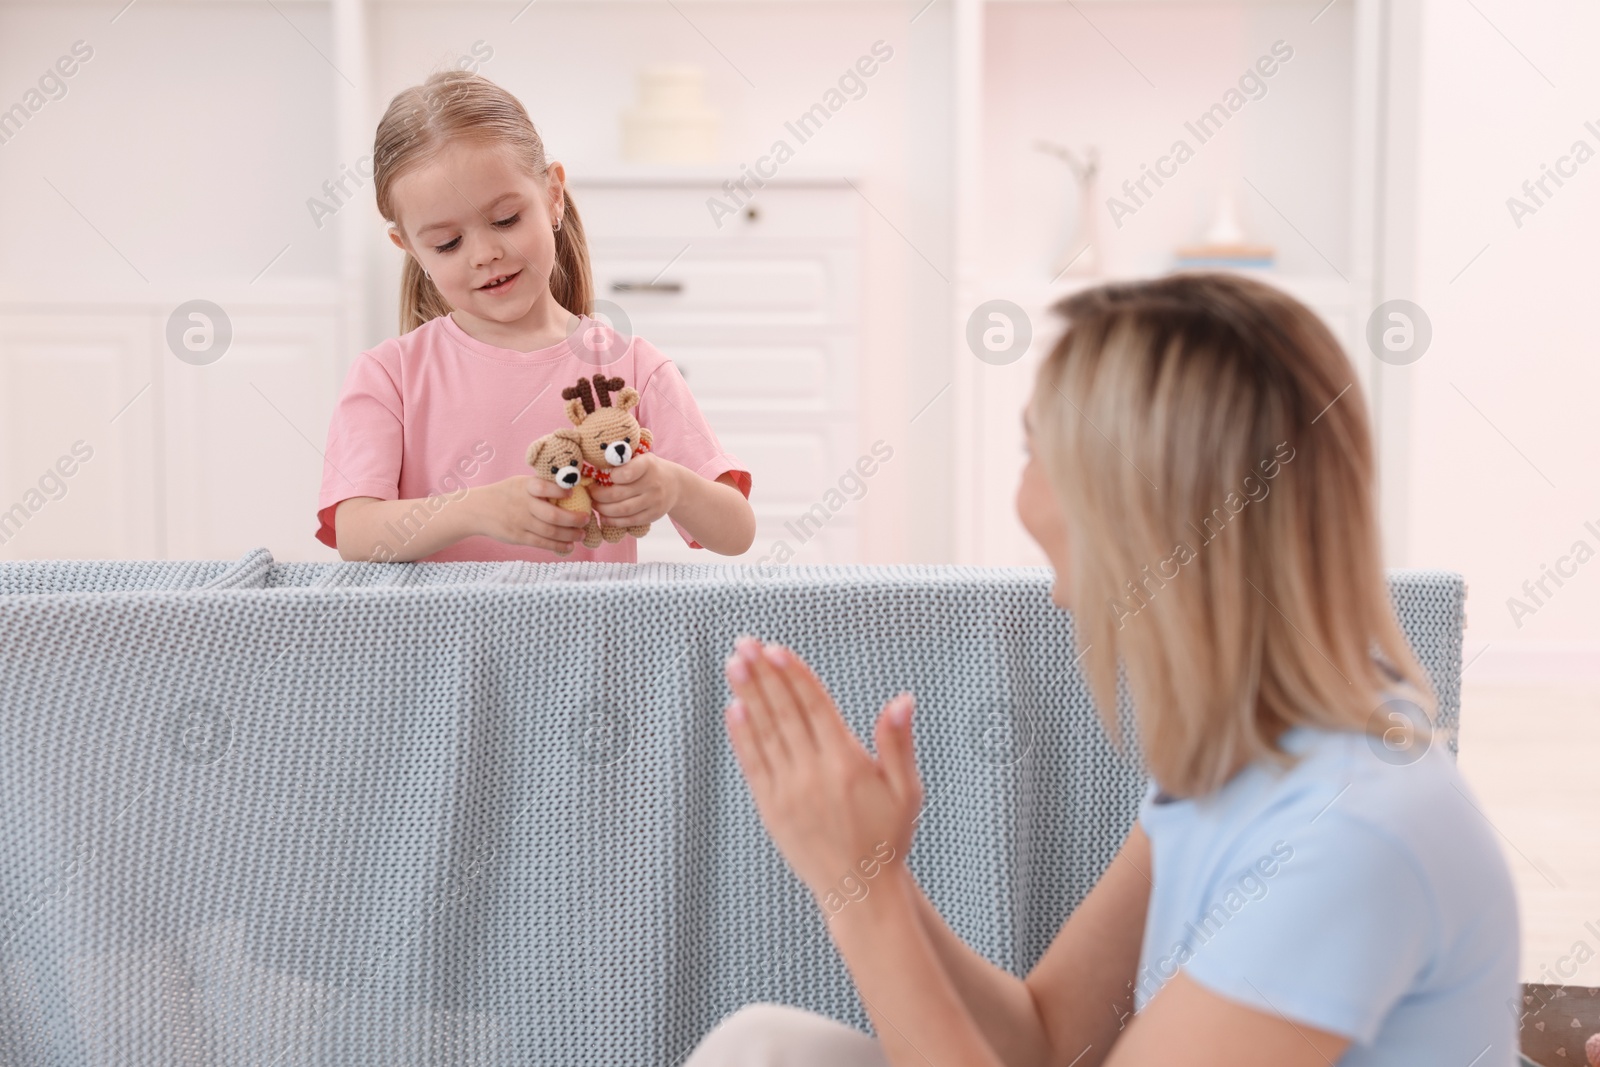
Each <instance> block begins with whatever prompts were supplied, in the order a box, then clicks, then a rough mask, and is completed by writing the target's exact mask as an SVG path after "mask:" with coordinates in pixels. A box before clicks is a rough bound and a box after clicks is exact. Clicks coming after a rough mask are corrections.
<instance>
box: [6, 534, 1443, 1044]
mask: <svg viewBox="0 0 1600 1067" xmlns="http://www.w3.org/2000/svg"><path fill="white" fill-rule="evenodd" d="M1391 585H1392V588H1393V590H1394V596H1395V602H1396V605H1397V608H1398V610H1399V614H1400V618H1401V622H1402V625H1403V626H1404V629H1405V632H1406V634H1407V636H1408V637H1409V639H1410V640H1411V642H1412V645H1413V647H1414V648H1415V649H1416V651H1417V653H1418V655H1419V657H1420V658H1421V660H1422V662H1423V665H1424V666H1425V667H1426V668H1427V670H1428V671H1429V673H1430V674H1431V676H1432V678H1433V681H1434V684H1435V686H1436V687H1437V689H1438V692H1439V697H1440V708H1441V725H1442V726H1443V727H1444V729H1445V733H1446V736H1447V738H1448V743H1449V747H1450V750H1451V751H1452V753H1453V752H1454V749H1455V744H1454V733H1455V730H1454V727H1455V723H1456V718H1457V709H1458V705H1459V700H1458V696H1459V685H1458V683H1459V674H1460V664H1461V626H1462V599H1463V591H1462V584H1461V581H1460V579H1459V577H1458V576H1456V575H1453V574H1446V573H1443V572H1421V571H1412V572H1395V573H1393V574H1392V575H1391ZM1048 588H1049V572H1048V571H1047V570H1045V569H1043V568H1012V569H983V568H969V567H957V566H797V567H792V568H783V569H777V570H768V571H758V570H756V569H754V568H744V567H736V566H716V565H673V564H616V563H589V562H583V563H557V564H533V563H520V562H519V563H494V564H479V563H446V564H374V563H331V564H304V563H302V564H275V563H274V562H273V561H272V559H271V557H270V556H269V555H268V554H267V553H266V552H265V551H264V550H258V551H256V552H252V553H250V554H249V555H247V556H246V557H244V558H243V559H241V560H239V561H237V562H235V563H227V562H162V563H152V562H58V563H8V564H0V594H5V595H0V694H3V709H0V856H3V857H4V858H5V862H4V863H3V864H0V1063H4V1064H7V1065H13V1064H14V1065H19V1067H21V1065H34V1064H52V1065H61V1064H68V1065H78V1064H85V1065H87V1064H97V1065H98V1064H108V1065H109V1064H117V1065H119V1067H129V1065H133V1067H140V1065H151V1067H156V1065H160V1067H170V1065H173V1064H236V1063H237V1064H243V1063H252V1064H256V1063H259V1064H279V1065H284V1067H287V1065H289V1064H328V1065H352V1064H379V1063H382V1064H401V1063H407V1064H409V1063H417V1064H421V1063H428V1064H433V1063H441V1064H442V1063H450V1064H496V1065H501V1064H509V1063H518V1064H551V1065H558V1064H559V1065H562V1067H570V1065H572V1064H578V1063H593V1064H608V1065H610V1064H617V1065H622V1064H639V1065H651V1067H661V1065H664V1064H674V1063H676V1062H678V1061H679V1060H681V1059H682V1057H683V1056H684V1055H685V1054H686V1053H687V1052H688V1051H689V1050H690V1049H691V1048H692V1047H693V1046H694V1045H695V1044H696V1043H697V1042H698V1041H699V1040H700V1039H701V1038H702V1037H703V1036H704V1035H705V1033H706V1032H707V1031H709V1030H710V1029H711V1028H712V1027H713V1026H714V1025H715V1024H716V1022H717V1021H718V1020H719V1019H720V1018H721V1017H722V1016H724V1015H725V1014H727V1013H728V1012H730V1011H732V1010H734V1009H736V1008H738V1007H739V1006H741V1005H743V1004H746V1003H749V1002H752V1001H758V1000H771V1001H779V1002H782V1003H787V1004H793V1005H797V1006H800V1007H803V1008H808V1009H810V1010H813V1011H817V1012H821V1013H823V1014H825V1015H829V1016H831V1017H833V1018H836V1019H839V1020H841V1021H843V1022H845V1023H848V1024H851V1025H854V1026H856V1027H859V1028H861V1029H867V1028H868V1022H867V1017H866V1015H865V1013H864V1011H863V1010H862V1006H861V1004H860V1002H859V1000H858V998H857V997H856V995H855V992H854V990H853V988H852V986H851V983H850V979H849V975H848V973H847V972H846V970H845V969H844V967H843V965H842V963H841V961H840V960H839V958H838V956H837V954H836V953H835V951H834V949H833V947H832V945H831V943H830V942H829V940H828V936H827V930H826V927H825V925H824V923H823V921H822V918H821V916H820V914H819V912H818V909H817V908H816V906H815V905H814V904H813V902H812V900H811V898H810V895H809V893H808V892H807V890H806V889H805V887H804V886H803V885H802V884H801V883H800V882H799V881H798V880H797V879H796V878H794V876H793V875H792V874H790V873H789V871H788V869H787V868H786V866H785V865H784V863H783V860H782V857H781V856H780V855H779V854H778V852H777V851H776V849H775V848H774V847H773V845H772V844H771V842H770V840H769V838H768V837H767V834H766V832H765V830H764V829H763V827H762V826H761V823H760V821H759V819H758V817H757V815H756V811H755V808H754V806H753V804H752V802H751V800H750V797H749V793H748V791H747V788H746V786H745V784H744V781H743V779H742V777H741V775H740V773H739V769H738V765H737V762H736V760H735V758H734V755H733V752H732V750H731V749H730V747H729V745H728V742H727V738H726V734H725V731H724V726H723V721H722V714H721V710H722V707H723V705H724V703H725V702H726V700H727V699H728V690H727V685H726V683H725V681H724V680H723V676H722V663H723V660H724V658H725V657H726V655H727V654H728V652H729V651H730V649H731V646H732V643H733V640H734V638H735V637H736V636H737V635H739V634H742V633H751V634H754V635H757V636H759V637H762V638H765V639H769V640H779V641H783V642H785V643H787V644H789V645H790V646H791V647H793V648H794V649H796V650H797V651H798V652H799V654H800V655H802V656H803V657H805V658H806V659H807V660H808V661H810V662H811V663H812V664H813V666H815V668H816V669H817V671H818V673H819V675H820V676H821V677H822V679H823V681H824V682H826V683H827V685H828V686H829V687H830V688H831V690H832V691H833V693H834V695H835V697H836V698H837V700H838V701H839V704H840V706H841V707H842V709H843V711H844V713H845V716H846V718H847V719H848V721H849V723H850V725H851V727H852V728H854V729H855V730H856V732H857V734H858V735H860V736H862V737H864V738H870V736H871V728H872V723H873V721H874V720H875V718H876V716H877V713H878V710H879V709H880V708H881V707H882V705H883V703H884V702H885V701H886V700H887V699H888V698H889V697H891V696H892V695H894V694H895V693H896V692H898V691H900V690H901V689H910V690H912V691H914V692H915V693H916V694H917V696H918V712H917V714H916V716H915V718H914V723H915V726H914V731H915V740H916V747H917V754H918V762H919V766H920V768H921V772H922V776H923V781H924V786H925V790H926V809H925V811H924V814H923V815H922V817H921V820H920V822H919V824H918V828H917V836H916V841H915V846H914V848H913V849H912V851H911V854H910V858H909V861H908V862H909V864H910V867H911V869H912V870H913V872H914V873H915V874H916V876H917V878H918V879H919V881H920V882H921V883H922V885H923V886H924V887H925V888H926V889H927V890H928V892H929V895H930V896H931V897H932V899H933V901H934V903H935V904H936V905H937V906H938V908H939V909H940V910H941V912H942V913H943V914H944V915H945V916H946V917H947V919H948V920H949V921H950V924H951V925H952V926H953V927H954V929H955V931H956V933H958V934H959V935H961V936H962V937H963V938H965V939H966V940H967V941H968V942H969V943H970V944H971V945H973V947H974V948H976V949H977V950H978V951H979V952H981V953H983V954H984V955H985V956H987V957H988V958H990V959H992V960H994V961H995V962H996V963H998V964H999V965H1000V966H1002V967H1005V968H1007V969H1009V970H1011V971H1013V972H1016V973H1025V972H1026V971H1027V970H1028V969H1029V968H1031V967H1032V965H1033V964H1034V963H1035V962H1036V961H1037V959H1038V958H1039V956H1040V955H1042V953H1043V952H1044V950H1045V947H1046V946H1047V945H1048V943H1049V941H1050V939H1051V937H1052V936H1053V935H1054V933H1055V932H1056V930H1057V929H1058V928H1059V926H1060V924H1061V923H1062V922H1063V921H1064V920H1065V919H1066V917H1067V915H1068V914H1069V913H1070V912H1071V911H1072V909H1073V908H1074V907H1075V906H1076V905H1077V903H1078V902H1079V901H1080V900H1082V898H1083V897H1084V895H1085V894H1086V893H1087V892H1088V891H1089V889H1090V888H1091V887H1092V886H1093V884H1094V882H1095V880H1096V879H1097V878H1098V877H1099V875H1100V872H1101V871H1102V869H1103V868H1104V867H1105V866H1106V864H1108V863H1109V862H1110V860H1111V857H1112V855H1113V854H1114V852H1115V850H1116V848H1117V846H1118V844H1119V843H1120V842H1121V840H1122V838H1123V837H1124V835H1125V834H1126V832H1127V830H1128V828H1129V826H1130V825H1131V824H1132V821H1133V818H1134V814H1135V810H1136V807H1137V804H1138V801H1139V797H1140V793H1141V790H1142V789H1143V786H1144V782H1145V778H1144V775H1143V772H1142V771H1141V770H1140V768H1139V766H1138V764H1137V762H1136V755H1125V754H1121V753H1119V752H1118V751H1117V749H1116V748H1115V747H1114V746H1113V745H1112V744H1111V742H1110V741H1109V740H1108V738H1107V736H1106V734H1105V732H1104V731H1103V729H1102V728H1101V726H1100V724H1099V721H1098V720H1097V718H1096V716H1095V713H1094V710H1093V706H1092V704H1091V701H1090V698H1089V695H1088V691H1087V689H1086V687H1085V683H1084V680H1083V678H1082V676H1081V674H1080V672H1079V669H1078V667H1077V666H1075V665H1074V660H1073V655H1074V654H1075V653H1074V652H1073V651H1072V644H1071V642H1072V632H1071V620H1070V618H1069V616H1068V615H1067V614H1066V613H1064V612H1061V611H1060V610H1058V609H1056V608H1055V607H1053V606H1052V605H1051V603H1050V601H1049V595H1048ZM1129 715H1130V712H1129V709H1127V708H1126V707H1124V708H1123V709H1122V720H1123V721H1124V723H1126V724H1127V726H1126V727H1125V729H1131V719H1130V718H1129ZM869 743H870V742H869ZM843 873H844V872H841V874H843ZM868 888H869V891H870V883H868ZM846 906H849V905H846Z"/></svg>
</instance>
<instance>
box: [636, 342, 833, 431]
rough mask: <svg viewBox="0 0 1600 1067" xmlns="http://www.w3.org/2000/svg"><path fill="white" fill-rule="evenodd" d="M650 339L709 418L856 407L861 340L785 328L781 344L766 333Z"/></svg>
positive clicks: (815, 411) (821, 411)
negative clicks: (856, 356) (857, 344)
mask: <svg viewBox="0 0 1600 1067" xmlns="http://www.w3.org/2000/svg"><path fill="white" fill-rule="evenodd" d="M747 332H748V331H747ZM708 335H709V336H708ZM645 336H646V338H647V340H649V341H650V342H651V343H653V344H654V345H655V346H656V347H657V348H659V349H661V351H662V352H664V353H665V354H666V355H667V357H668V358H669V359H671V360H672V362H673V363H674V364H675V365H676V366H677V368H678V372H679V373H680V374H682V375H683V378H684V381H686V382H688V383H689V389H690V391H691V392H693V393H694V398H695V402H696V403H698V404H699V405H700V407H701V409H702V410H704V411H706V412H707V413H715V414H719V415H721V414H734V415H738V414H743V413H749V414H752V415H755V414H759V415H762V416H767V415H771V414H775V413H782V412H797V413H798V412H807V413H825V412H833V411H848V410H851V409H853V408H854V406H855V397H856V392H857V383H856V377H857V375H856V364H855V360H854V354H855V338H854V337H853V336H851V335H849V334H843V333H832V334H829V333H822V332H815V333H812V334H811V335H809V336H807V335H805V334H804V332H803V331H799V330H795V331H785V333H784V334H782V335H781V340H780V341H778V342H777V343H774V341H773V340H772V339H771V337H770V335H768V334H766V333H758V334H753V335H752V336H753V337H759V338H761V339H760V340H756V339H751V340H744V339H742V338H739V337H737V336H736V335H735V336H723V335H722V334H721V333H717V332H713V331H698V332H695V333H685V334H681V335H680V334H675V333H672V332H667V333H651V334H648V335H645ZM719 425H720V423H719Z"/></svg>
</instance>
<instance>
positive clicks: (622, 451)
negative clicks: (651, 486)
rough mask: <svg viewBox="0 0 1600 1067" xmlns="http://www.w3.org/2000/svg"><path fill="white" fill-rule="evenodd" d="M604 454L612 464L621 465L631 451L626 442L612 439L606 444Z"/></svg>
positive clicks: (626, 460)
mask: <svg viewBox="0 0 1600 1067" xmlns="http://www.w3.org/2000/svg"><path fill="white" fill-rule="evenodd" d="M606 454H607V458H609V459H610V460H611V462H612V464H613V465H614V466H621V465H622V464H624V463H626V462H628V457H629V456H630V455H631V454H632V452H631V450H630V449H629V448H628V442H626V441H613V442H611V443H610V444H609V445H607V446H606Z"/></svg>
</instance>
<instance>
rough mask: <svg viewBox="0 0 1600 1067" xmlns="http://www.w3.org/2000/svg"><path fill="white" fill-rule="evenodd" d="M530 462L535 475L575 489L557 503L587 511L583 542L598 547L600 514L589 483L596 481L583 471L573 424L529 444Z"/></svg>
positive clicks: (580, 441) (580, 442)
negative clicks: (590, 496)
mask: <svg viewBox="0 0 1600 1067" xmlns="http://www.w3.org/2000/svg"><path fill="white" fill-rule="evenodd" d="M528 465H529V466H531V467H532V468H533V476H534V477H535V478H542V479H544V480H545V481H547V482H555V483H556V484H557V485H559V486H561V487H562V488H564V489H571V490H572V492H570V493H568V494H567V495H566V496H565V497H561V498H558V499H557V500H556V507H558V508H565V509H566V510H568V511H587V512H588V513H589V524H588V525H587V526H585V527H584V528H583V545H584V547H585V548H599V547H600V541H601V534H600V517H599V516H598V515H596V514H595V513H594V505H593V503H592V502H591V501H590V499H589V486H591V485H593V484H594V479H593V478H591V477H589V476H588V475H586V474H584V473H583V465H584V464H583V437H582V435H581V434H579V433H578V431H577V430H575V429H572V428H571V427H568V428H566V429H561V430H556V431H555V432H554V433H547V434H545V435H544V436H543V437H541V438H539V439H538V440H537V441H535V442H533V444H531V445H529V446H528Z"/></svg>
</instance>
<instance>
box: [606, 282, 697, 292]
mask: <svg viewBox="0 0 1600 1067" xmlns="http://www.w3.org/2000/svg"><path fill="white" fill-rule="evenodd" d="M611 291H612V292H613V293H681V292H683V283H682V282H612V283H611Z"/></svg>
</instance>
